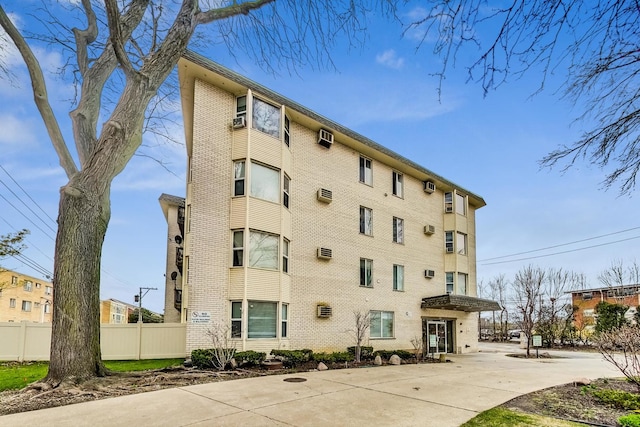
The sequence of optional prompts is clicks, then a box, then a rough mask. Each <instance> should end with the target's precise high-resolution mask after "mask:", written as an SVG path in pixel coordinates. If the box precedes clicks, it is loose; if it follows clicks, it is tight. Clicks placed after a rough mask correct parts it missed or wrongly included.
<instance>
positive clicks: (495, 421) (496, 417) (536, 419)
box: [461, 408, 584, 427]
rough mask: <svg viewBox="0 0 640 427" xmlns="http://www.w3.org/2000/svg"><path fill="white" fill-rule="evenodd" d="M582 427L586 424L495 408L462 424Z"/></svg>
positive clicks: (469, 426)
mask: <svg viewBox="0 0 640 427" xmlns="http://www.w3.org/2000/svg"><path fill="white" fill-rule="evenodd" d="M582 425H584V424H579V423H572V422H569V421H563V420H558V419H555V418H549V417H542V416H539V415H533V414H523V413H520V412H514V411H510V410H508V409H505V408H493V409H489V410H488V411H484V412H482V413H480V414H478V415H477V416H476V417H474V418H472V419H470V420H469V421H467V422H466V423H464V424H462V426H461V427H503V426H509V427H541V426H542V427H572V426H582Z"/></svg>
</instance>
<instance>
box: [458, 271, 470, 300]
mask: <svg viewBox="0 0 640 427" xmlns="http://www.w3.org/2000/svg"><path fill="white" fill-rule="evenodd" d="M456 281H457V283H456V288H457V289H456V295H468V294H469V275H468V274H466V273H458V277H456ZM463 285H464V287H462V286H463Z"/></svg>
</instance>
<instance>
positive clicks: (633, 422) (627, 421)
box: [618, 414, 640, 427]
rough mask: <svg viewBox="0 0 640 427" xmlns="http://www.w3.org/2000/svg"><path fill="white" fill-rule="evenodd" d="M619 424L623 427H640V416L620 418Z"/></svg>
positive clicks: (630, 415) (631, 415)
mask: <svg viewBox="0 0 640 427" xmlns="http://www.w3.org/2000/svg"><path fill="white" fill-rule="evenodd" d="M618 424H620V425H621V426H622V427H640V415H638V414H629V415H623V416H622V417H620V418H618Z"/></svg>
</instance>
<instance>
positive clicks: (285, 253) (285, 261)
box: [282, 238, 291, 274]
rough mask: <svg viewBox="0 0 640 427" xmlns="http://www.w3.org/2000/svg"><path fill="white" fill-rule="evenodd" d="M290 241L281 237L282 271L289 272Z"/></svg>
mask: <svg viewBox="0 0 640 427" xmlns="http://www.w3.org/2000/svg"><path fill="white" fill-rule="evenodd" d="M290 243H291V242H289V240H287V239H284V238H283V239H282V272H283V273H287V274H288V273H289V245H290Z"/></svg>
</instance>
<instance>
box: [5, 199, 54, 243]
mask: <svg viewBox="0 0 640 427" xmlns="http://www.w3.org/2000/svg"><path fill="white" fill-rule="evenodd" d="M0 197H2V198H3V199H4V201H5V202H7V203H8V204H9V206H11V207H12V208H14V209H15V210H17V211H18V213H19V214H20V215H22V216H23V217H24V218H25V219H26V220H27V221H29V222H30V223H31V224H33V226H34V227H35V228H37V229H38V230H40V231H42V232H43V233H44V235H45V236H47V237H48V238H50V239H51V240H55V239H54V238H53V237H51V235H49V234H47V232H46V231H44V230H43V229H42V228H40V226H39V225H38V224H36V223H35V222H33V221H32V220H31V219H30V218H29V217H27V216H26V215H25V214H24V212H22V211H21V210H20V209H18V208H17V207H16V206H15V205H14V204H13V203H11V202H10V201H9V200H8V199H7V198H6V197H4V196H3V195H2V194H0ZM54 232H55V231H54Z"/></svg>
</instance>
